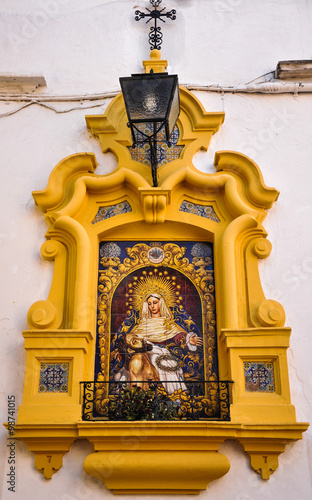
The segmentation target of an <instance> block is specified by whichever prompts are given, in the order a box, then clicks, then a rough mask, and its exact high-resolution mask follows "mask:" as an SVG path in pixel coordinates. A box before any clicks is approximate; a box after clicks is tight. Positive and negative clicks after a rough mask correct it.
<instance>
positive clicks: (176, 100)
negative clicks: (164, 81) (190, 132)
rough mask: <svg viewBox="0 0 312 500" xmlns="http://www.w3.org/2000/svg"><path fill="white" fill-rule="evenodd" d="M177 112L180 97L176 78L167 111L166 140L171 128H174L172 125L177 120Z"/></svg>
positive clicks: (178, 111)
mask: <svg viewBox="0 0 312 500" xmlns="http://www.w3.org/2000/svg"><path fill="white" fill-rule="evenodd" d="M179 114H180V97H179V84H178V80H177V81H176V84H175V87H174V94H173V99H172V104H171V109H170V112H169V118H168V137H167V140H169V139H170V137H171V134H172V132H173V129H174V126H175V124H176V122H177V119H178V116H179Z"/></svg>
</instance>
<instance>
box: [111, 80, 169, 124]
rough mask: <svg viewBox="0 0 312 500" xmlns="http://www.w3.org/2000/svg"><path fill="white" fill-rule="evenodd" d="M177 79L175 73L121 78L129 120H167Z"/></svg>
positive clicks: (135, 121) (137, 121) (136, 121)
mask: <svg viewBox="0 0 312 500" xmlns="http://www.w3.org/2000/svg"><path fill="white" fill-rule="evenodd" d="M175 80H176V76H174V75H173V76H171V75H167V74H165V75H164V74H157V73H156V74H152V75H150V74H147V75H144V74H143V75H134V76H132V77H131V78H120V84H121V88H122V93H123V96H124V100H125V104H126V109H127V114H128V118H129V121H130V122H134V123H139V122H163V121H166V120H167V118H168V112H169V107H170V104H171V99H172V93H173V88H174V86H175Z"/></svg>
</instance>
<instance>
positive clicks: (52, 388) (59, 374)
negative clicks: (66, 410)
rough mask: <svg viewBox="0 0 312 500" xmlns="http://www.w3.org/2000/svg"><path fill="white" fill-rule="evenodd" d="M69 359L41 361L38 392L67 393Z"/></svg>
mask: <svg viewBox="0 0 312 500" xmlns="http://www.w3.org/2000/svg"><path fill="white" fill-rule="evenodd" d="M69 368H70V364H69V361H64V362H59V361H53V362H51V361H49V362H48V361H41V362H40V375H39V391H38V392H39V393H44V392H49V393H51V392H55V393H68V379H69Z"/></svg>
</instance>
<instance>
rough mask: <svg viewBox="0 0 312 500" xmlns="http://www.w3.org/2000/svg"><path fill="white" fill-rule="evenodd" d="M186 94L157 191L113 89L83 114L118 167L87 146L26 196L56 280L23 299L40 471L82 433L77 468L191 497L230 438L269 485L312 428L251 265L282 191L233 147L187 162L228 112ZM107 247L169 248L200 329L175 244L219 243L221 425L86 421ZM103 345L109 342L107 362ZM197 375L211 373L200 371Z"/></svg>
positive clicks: (142, 488)
mask: <svg viewBox="0 0 312 500" xmlns="http://www.w3.org/2000/svg"><path fill="white" fill-rule="evenodd" d="M144 66H145V68H146V71H150V69H151V68H152V69H153V70H154V72H161V71H164V70H165V68H166V61H163V60H161V58H160V53H159V51H152V53H151V59H150V60H149V61H145V62H144ZM180 100H181V112H180V116H179V119H178V122H177V129H178V140H177V145H176V146H177V153H176V157H175V159H170V161H167V162H166V163H164V164H161V165H159V167H158V187H152V179H151V173H150V168H149V166H148V165H146V164H145V163H142V162H141V161H138V160H137V159H135V158H134V156H133V153H132V151H131V148H130V146H131V144H132V142H131V136H130V130H129V128H128V127H127V116H126V111H125V106H124V101H123V97H122V95H121V94H120V95H118V96H117V97H116V98H114V99H113V101H112V102H111V103H110V105H109V106H108V108H107V110H106V112H105V113H104V114H103V115H91V116H87V117H86V121H87V126H88V127H89V129H90V131H91V132H92V134H94V135H95V136H97V137H98V139H99V141H100V143H101V146H102V150H103V152H104V153H106V152H108V151H110V152H112V153H113V154H114V155H115V157H116V159H117V162H118V164H117V167H116V169H115V170H114V172H112V173H111V174H107V175H97V174H96V167H97V162H96V158H95V156H94V154H92V153H79V154H76V155H71V156H69V157H67V158H65V159H64V160H62V161H61V162H60V163H59V164H58V165H57V166H56V167H55V168H54V170H53V171H52V173H51V175H50V178H49V182H48V185H47V188H46V189H44V190H42V191H37V192H34V193H33V196H34V199H35V202H36V204H37V206H38V207H39V208H40V210H41V211H42V212H43V214H44V217H45V218H46V220H47V223H48V224H49V229H48V231H47V234H46V238H47V241H46V242H44V243H43V245H42V248H41V253H42V256H43V258H44V259H46V260H50V261H53V262H54V275H53V281H52V284H51V289H50V293H49V296H48V297H47V299H46V300H41V301H39V302H36V303H35V304H33V305H32V306H31V307H30V309H29V313H28V317H27V321H28V325H29V329H28V330H26V331H24V332H23V336H24V339H25V349H26V351H27V362H26V373H25V385H24V397H23V402H22V404H21V405H20V407H19V411H18V422H17V425H16V437H18V438H20V439H21V440H23V441H24V442H25V443H27V444H28V447H29V449H30V451H31V452H32V453H34V455H35V465H36V467H37V469H38V470H40V471H41V472H42V473H43V474H44V477H46V478H51V477H52V475H53V474H54V473H55V472H57V470H59V469H60V467H61V466H62V458H63V455H64V454H65V453H66V452H68V451H69V449H70V446H71V445H72V443H73V442H74V441H76V440H79V439H88V440H89V441H90V442H91V443H92V444H93V446H94V453H92V454H90V455H89V456H88V457H87V458H86V460H85V464H84V467H85V470H86V472H87V473H89V474H91V475H92V476H94V477H96V478H98V479H101V480H102V481H103V482H104V483H105V485H106V486H107V488H109V489H111V490H113V491H114V493H117V494H129V493H145V494H149V493H160V494H165V493H175V494H181V493H192V494H196V493H199V492H200V491H201V490H204V489H205V488H206V487H207V485H208V483H209V482H210V481H212V480H215V479H218V478H220V477H222V476H223V475H224V474H226V473H227V472H228V470H229V468H230V464H229V460H228V458H227V457H226V456H225V455H223V454H221V453H219V452H218V449H219V446H220V444H221V443H223V442H224V441H225V440H227V439H232V440H236V441H237V442H239V443H240V444H241V445H242V447H243V449H244V451H245V452H246V453H247V454H248V455H249V456H250V461H251V467H253V469H254V470H255V471H256V472H258V473H259V474H260V475H261V477H262V478H263V479H269V477H270V474H272V472H274V471H275V470H276V468H277V467H278V456H279V454H280V453H282V452H283V451H284V449H285V446H286V445H287V444H288V443H290V442H291V441H293V440H297V439H301V437H302V433H303V432H304V431H305V430H306V429H307V427H308V424H306V423H297V422H296V416H295V410H294V407H293V406H292V404H291V401H290V390H289V381H288V368H287V357H286V351H287V348H288V346H289V336H290V329H289V328H288V327H287V326H285V313H284V310H283V307H282V306H281V305H280V304H279V303H278V302H276V301H274V300H270V299H266V298H265V296H264V293H263V291H262V287H261V283H260V277H259V272H258V259H263V258H266V257H268V256H269V254H270V251H271V244H270V242H269V241H268V240H267V233H266V232H265V229H264V227H263V225H262V223H263V220H264V219H265V216H266V213H267V210H269V209H270V208H271V206H272V205H273V203H274V202H275V201H276V200H277V198H278V194H279V193H278V191H277V190H276V189H273V188H268V187H266V185H265V184H264V181H263V178H262V175H261V172H260V170H259V168H258V166H257V165H256V164H255V163H254V162H253V161H252V160H251V159H250V158H248V157H246V156H244V155H243V154H241V153H237V152H234V151H221V152H217V153H216V155H215V167H216V173H214V174H205V173H202V172H200V171H198V170H197V169H196V168H195V167H194V166H193V163H192V159H193V156H194V155H195V153H196V152H197V151H199V150H201V149H202V150H207V149H208V147H209V142H210V139H211V137H212V135H213V134H214V133H216V132H218V130H219V128H220V126H221V125H222V123H223V121H224V114H223V113H212V112H206V111H205V110H204V109H203V107H202V105H201V104H200V102H199V101H198V99H197V98H196V97H195V96H194V95H193V94H192V93H191V92H189V91H188V90H186V89H184V88H182V87H181V88H180ZM120 206H122V207H127V210H123V211H122V210H119V209H118V207H120ZM116 207H117V208H116ZM129 207H130V208H129ZM108 210H110V216H106V214H107V212H108ZM118 210H119V211H118ZM103 214H104V215H103ZM110 241H117V242H118V241H119V242H130V243H131V242H137V241H140V242H143V243H145V244H146V248H147V249H148V248H150V245H151V243H152V242H164V243H162V244H161V245H160V247H161V249H162V251H163V252H164V254H166V256H167V257H166V258H167V261H166V262H167V264H166V265H167V266H168V268H170V269H173V270H175V271H176V272H180V273H181V274H183V276H185V277H187V279H189V280H191V281H193V285H194V287H195V288H196V289H197V290H198V294H199V297H200V300H201V303H202V307H203V322H204V323H205V324H209V321H211V320H210V319H209V311H210V309H209V308H210V305H209V304H210V302H209V300H210V299H209V300H208V298H206V299H205V294H208V285H207V282H206V281H207V279H206V278H205V279H203V278H204V277H203V275H202V274H201V271H202V268H201V265H200V264H198V267H197V268H196V271H194V269H193V268H192V272H191V271H190V269H191V268H190V267H189V266H190V263H189V262H186V261H185V260H183V258H184V256H183V255H182V254H179V251H180V252H182V251H181V248H182V243H181V242H185V241H194V242H199V243H200V242H210V243H211V244H213V248H214V280H215V292H214V293H215V295H214V299H215V311H216V318H217V323H216V331H215V334H216V337H215V338H216V349H217V351H216V352H217V358H218V359H217V361H218V377H219V379H220V380H228V381H232V382H233V383H232V384H231V387H230V391H231V392H230V398H231V399H230V403H231V405H230V420H229V421H223V420H220V419H219V420H213V419H208V420H203V419H199V420H194V421H193V420H192V421H188V420H183V419H181V420H168V421H164V420H162V421H155V420H154V421H148V420H146V421H116V420H115V421H113V420H90V421H86V420H83V419H82V400H81V387H80V383H81V382H82V381H92V380H94V373H95V368H94V363H95V361H94V360H95V356H96V353H97V351H98V346H97V340H96V337H97V321H98V316H97V314H98V313H97V306H98V300H99V299H98V275H99V270H98V261H99V243H101V242H110ZM166 242H175V243H176V249H177V253H174V251H173V249H172V247H171V250H170V251H169V250H167V249H166V248H165V244H166ZM144 252H145V253H144V256H143V257H142V256H141V260H140V261H138V262H137V263H135V264H133V265H132V266H131V265H129V267H128V268H126V267H124V268H123V271H122V273H123V274H122V277H123V278H124V277H127V276H130V274H131V273H132V272H133V270H134V269H143V268H144V266H146V265H150V262H152V261H147V260H146V259H147V257H146V249H145V250H144ZM166 252H167V253H166ZM168 252H169V253H168ZM170 252H171V254H170ZM182 253H183V252H182ZM142 255H143V254H142ZM116 262H117V261H114V262H113V263H112V264H111V265H110V267H109V266H108V271H109V272H110V273H111V274H109V272H108V271H107V273H106V274H105V272H104V271H103V272H102V276H103V280H102V285H103V287H104V288H103V289H102V291H103V290H104V291H103V294H104V295H105V294H106V295H105V297H106V299H105V297H104V299H103V296H102V299H103V300H102V299H101V300H102V303H101V314H102V321H103V325H104V326H105V325H107V328H109V324H110V323H109V321H110V314H111V309H110V308H111V299H112V296H113V294H114V292H115V290H116V289H117V286H118V285H119V284H120V282H121V274H120V273H121V271H119V274H118V275H116V276H115V274H114V272H115V271H114V270H116V269H117V268H116V265H117V264H116ZM121 264H122V263H121ZM121 264H120V265H119V264H118V265H119V268H118V269H119V270H120V269H121V267H120V266H121ZM114 266H115V267H114ZM157 266H158V263H157V262H156V260H155V267H156V268H157ZM192 273H193V274H192ZM114 276H115V277H114ZM192 276H194V278H193V277H192ZM205 280H206V281H205ZM105 287H106V288H105ZM205 300H206V302H205ZM211 324H212V323H211ZM103 328H104V327H103ZM107 331H109V330H107ZM208 337H209V328H206V329H205V328H204V329H203V338H204V340H203V341H204V352H205V349H206V351H207V352H208V350H209V345H210V344H209V342H208V340H207V339H208ZM108 351H109V347H108V344H105V342H104V341H103V344H102V350H101V351H100V352H99V358H100V359H101V362H103V366H104V365H105V366H107V363H108V356H109V352H108ZM207 352H206V354H205V356H208V354H207ZM101 357H103V359H102V358H101ZM207 359H208V357H207ZM105 363H106V364H105ZM53 364H54V365H58V366H62V367H63V368H62V369H63V370H64V371H66V374H67V375H66V376H67V379H66V384H65V386H64V388H63V389H62V390H58V391H55V392H49V391H45V390H41V389H40V377H41V373H42V371H43V370H44V369H46V367H47V366H52V365H53ZM251 365H253V366H255V367H257V366H261V367H263V369H265V370H271V374H272V381H273V382H272V384H271V387H270V389H268V390H264V391H261V390H260V389H259V387H258V386H257V385H256V384H253V383H252V382H249V381H248V379H247V378H246V373H247V370H248V367H250V366H251ZM207 366H208V364H207ZM103 373H105V371H104V372H103ZM205 374H206V376H210V375H211V373H210V372H209V370H208V368H207V369H206V372H205ZM98 380H99V379H98ZM250 384H251V385H250ZM138 471H140V473H139V474H138Z"/></svg>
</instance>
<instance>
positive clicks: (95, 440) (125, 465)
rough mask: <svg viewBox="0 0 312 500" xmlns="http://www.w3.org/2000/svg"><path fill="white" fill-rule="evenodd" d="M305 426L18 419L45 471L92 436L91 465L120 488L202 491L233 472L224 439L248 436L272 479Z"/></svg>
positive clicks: (254, 456) (253, 455) (256, 465)
mask: <svg viewBox="0 0 312 500" xmlns="http://www.w3.org/2000/svg"><path fill="white" fill-rule="evenodd" d="M307 427H308V424H306V423H300V424H297V423H294V424H284V425H268V424H261V423H258V424H250V425H248V424H245V425H242V424H239V423H235V422H198V421H197V422H177V421H171V422H152V421H142V422H141V421H140V422H112V421H111V422H105V423H103V422H78V423H77V424H72V425H68V424H63V425H62V424H54V425H53V424H50V425H47V424H42V425H40V424H37V425H32V424H28V425H22V424H18V425H17V426H16V429H15V436H14V437H15V438H20V439H22V440H23V441H24V442H26V443H27V444H28V446H29V449H30V451H32V452H33V453H34V454H35V456H36V461H35V465H36V467H37V469H38V470H39V471H41V472H42V473H43V474H44V477H45V478H51V477H52V474H53V473H55V472H56V471H57V470H58V469H59V468H60V467H61V466H62V457H63V455H64V454H65V453H66V452H67V451H68V450H69V448H70V446H71V444H72V443H73V442H74V441H76V440H77V439H88V440H89V441H90V442H91V443H92V444H93V446H94V453H91V454H90V455H89V456H88V457H87V458H86V460H85V463H84V468H85V471H86V472H87V473H88V474H90V475H91V476H93V477H95V478H97V479H100V480H101V481H103V482H104V483H105V485H106V486H107V488H109V489H110V490H113V492H114V493H115V494H127V493H137V494H138V493H140V494H151V493H153V494H155V493H158V494H160V493H171V494H183V493H187V494H197V493H199V492H200V491H201V490H204V489H206V487H207V485H208V484H209V483H210V482H211V481H213V480H215V479H218V478H220V477H222V476H223V475H224V474H226V473H227V472H228V470H229V468H230V463H229V460H228V458H227V457H226V456H225V455H223V454H221V453H219V452H218V449H219V446H220V444H221V443H223V442H224V441H225V440H226V439H233V440H236V441H238V442H239V443H240V444H242V446H243V448H244V450H245V452H246V453H247V454H248V455H249V456H250V460H251V467H252V468H253V469H254V470H255V471H256V472H258V473H259V474H260V475H261V477H262V478H263V479H269V477H270V474H271V473H272V472H274V470H275V469H276V468H277V466H278V456H279V454H280V453H282V452H283V451H284V449H285V446H286V444H288V443H290V442H291V441H293V440H297V439H301V437H302V433H303V432H304V431H305V430H306V429H307ZM138 471H140V474H138V473H137V472H138Z"/></svg>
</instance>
